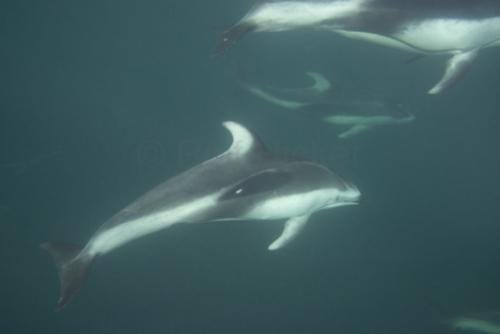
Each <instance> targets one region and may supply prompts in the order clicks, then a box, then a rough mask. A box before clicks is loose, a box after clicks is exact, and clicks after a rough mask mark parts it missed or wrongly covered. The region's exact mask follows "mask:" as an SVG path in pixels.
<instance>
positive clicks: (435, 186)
mask: <svg viewBox="0 0 500 334" xmlns="http://www.w3.org/2000/svg"><path fill="white" fill-rule="evenodd" d="M252 3H253V1H249V0H245V1H243V0H241V1H230V0H215V1H201V0H199V1H173V0H171V1H142V2H139V1H130V0H126V1H116V0H113V1H109V0H108V1H106V0H100V1H84V2H81V1H80V2H77V1H62V0H55V1H49V2H46V1H34V0H29V1H28V0H4V1H2V3H1V5H0V42H1V44H0V45H1V50H2V51H1V52H0V74H1V80H0V85H1V87H0V88H1V89H0V108H1V109H0V138H1V139H0V180H1V181H0V182H1V183H0V185H1V187H0V221H1V233H0V239H1V242H0V249H1V252H0V257H1V263H2V265H1V270H0V282H1V287H0V332H1V333H218V334H222V333H240V334H241V333H342V334H344V333H349V334H356V333H384V334H387V333H389V334H391V333H394V334H396V333H397V334H401V333H410V334H411V333H419V334H420V333H428V334H430V333H448V332H449V329H448V328H447V327H446V323H445V320H446V319H448V318H450V317H453V316H456V315H460V314H463V313H466V312H475V311H485V310H500V289H499V286H500V285H499V282H500V269H499V260H500V243H499V240H500V209H499V199H500V158H499V150H498V144H499V142H500V141H499V139H500V112H499V110H498V109H499V105H500V97H499V94H498V93H499V87H500V71H499V70H498V56H499V54H498V52H499V51H498V50H495V49H491V50H486V51H485V52H483V53H482V54H481V57H480V59H479V61H478V62H477V63H476V65H475V67H474V68H473V69H472V71H471V72H470V73H469V74H468V75H467V77H466V78H465V79H464V80H463V81H461V82H460V83H459V84H458V85H457V86H456V87H455V88H454V89H452V90H450V91H449V92H446V93H444V94H442V95H440V96H432V97H431V96H427V95H426V94H425V92H426V90H427V89H428V88H430V86H431V85H433V84H434V83H435V81H436V80H438V78H439V76H440V75H441V72H442V70H443V66H444V61H445V58H439V57H438V58H431V59H422V60H420V61H418V62H415V63H413V64H408V65H405V64H404V61H405V60H406V59H407V58H408V55H407V54H405V53H401V52H399V51H394V50H390V49H386V48H382V47H379V46H374V45H370V44H365V43H362V42H357V41H351V40H346V39H344V38H340V37H338V36H335V35H333V34H329V33H324V32H314V31H312V32H311V31H303V32H293V33H281V34H267V35H258V34H255V35H252V36H248V37H247V38H245V39H244V40H242V41H241V43H239V44H238V45H237V46H236V47H235V48H234V49H232V50H231V51H230V52H229V53H228V54H227V55H225V56H223V57H221V58H211V57H210V53H211V51H212V49H213V45H214V42H215V36H216V32H217V31H220V30H221V29H223V28H224V27H225V26H227V25H228V24H231V23H233V21H234V20H236V19H237V18H239V17H241V15H243V14H244V13H245V11H246V10H248V8H250V7H251V5H252ZM309 70H314V71H319V72H322V73H324V74H325V75H327V76H328V77H329V78H331V79H332V81H333V82H334V84H335V85H339V86H343V87H350V88H353V89H366V90H376V91H377V92H379V93H383V94H386V95H391V96H394V97H397V98H398V99H401V100H402V101H404V102H405V103H407V104H408V105H409V106H411V108H412V110H413V112H414V113H415V114H416V115H417V120H416V122H414V123H413V124H409V125H405V126H395V127H387V128H383V129H377V130H376V131H372V132H369V133H366V134H364V135H361V136H359V137H357V138H353V139H352V140H347V141H341V140H339V139H337V137H336V130H335V129H334V128H333V127H331V126H329V125H328V124H325V123H320V122H318V121H316V120H314V119H308V118H305V117H303V116H300V115H295V114H291V113H287V112H286V111H282V110H278V109H276V108H274V107H272V106H270V105H267V104H265V103H264V102H261V101H259V100H256V99H253V98H251V97H249V96H248V95H245V94H244V93H243V92H241V91H240V90H239V89H238V87H237V85H236V84H235V80H236V76H237V75H238V73H241V72H244V73H246V75H248V76H249V77H251V78H252V79H255V80H259V81H261V82H267V83H270V84H276V85H282V86H283V85H288V86H294V85H295V86H300V85H304V84H305V82H306V81H305V78H304V77H303V73H304V72H305V71H309ZM224 120H235V121H239V122H242V123H243V124H245V125H247V126H249V127H250V128H252V129H254V130H255V131H256V132H257V133H259V134H260V135H261V137H262V138H263V139H264V141H265V142H266V143H267V144H268V145H269V146H270V147H273V148H274V149H276V150H279V151H285V152H291V153H295V154H299V155H302V156H304V157H307V158H310V159H313V160H316V161H319V162H322V163H324V164H326V165H327V166H329V167H330V168H332V169H333V170H335V171H336V172H338V173H340V174H341V175H343V176H345V177H346V178H348V179H349V180H352V181H353V182H354V183H355V184H357V185H358V187H359V188H360V189H361V191H362V193H363V199H362V203H361V204H360V205H359V206H357V207H345V208H339V209H336V210H330V211H324V212H321V213H318V214H316V215H314V216H313V217H312V219H311V224H309V225H308V227H307V230H306V231H305V232H304V233H303V234H301V235H300V237H299V238H298V239H297V240H296V241H295V242H294V243H292V244H291V245H290V246H289V247H287V248H285V249H283V250H282V251H280V252H276V253H269V252H268V251H267V245H268V244H269V243H270V242H271V241H272V240H274V238H275V237H276V236H277V234H278V233H279V232H280V231H281V226H282V225H281V224H280V223H279V222H274V223H273V222H245V223H235V222H224V223H212V224H200V225H192V226H179V227H175V228H172V229H171V230H168V231H165V232H164V233H158V234H156V235H153V236H150V237H147V238H143V239H141V240H139V241H136V242H133V243H131V244H129V245H127V246H126V247H123V248H121V249H119V250H117V251H116V252H114V253H111V254H109V255H108V256H106V257H103V258H102V259H99V261H97V263H96V265H95V266H94V267H93V270H92V275H91V276H90V279H89V281H88V283H87V284H86V285H85V287H84V288H83V290H82V292H81V294H80V295H79V296H78V298H77V299H76V300H75V301H74V303H73V304H71V305H70V306H69V307H68V308H67V309H66V310H64V312H62V313H55V312H54V311H53V308H54V305H55V302H56V299H57V294H58V282H57V277H56V271H55V269H54V267H53V264H52V263H51V260H50V259H49V257H48V256H47V254H44V253H43V252H42V251H41V250H39V248H38V244H39V243H40V242H43V241H46V240H53V239H55V240H68V241H74V242H81V243H83V242H85V241H86V240H87V239H88V238H89V237H90V235H91V234H92V233H93V232H94V231H95V229H96V228H97V227H98V226H99V225H100V224H101V223H102V222H104V221H105V220H106V219H107V218H109V217H110V216H111V215H112V214H114V213H115V212H116V211H118V210H119V209H121V208H122V207H124V206H125V205H126V204H128V203H129V202H131V201H132V200H134V199H135V198H136V197H138V196H139V195H141V194H142V193H143V192H145V191H147V190H148V189H150V188H151V187H153V186H155V185H156V184H158V183H160V182H161V181H163V180H164V179H166V178H168V177H171V176H174V175H176V174H177V173H179V172H181V171H183V170H185V169H187V168H189V167H191V166H193V165H195V164H197V163H199V162H201V161H203V160H204V159H206V158H209V157H211V156H213V155H215V154H217V153H219V152H222V151H223V150H224V149H225V148H226V147H227V146H228V145H229V142H230V138H229V135H228V134H227V133H226V131H225V130H224V129H223V128H222V127H221V125H220V124H221V122H222V121H224Z"/></svg>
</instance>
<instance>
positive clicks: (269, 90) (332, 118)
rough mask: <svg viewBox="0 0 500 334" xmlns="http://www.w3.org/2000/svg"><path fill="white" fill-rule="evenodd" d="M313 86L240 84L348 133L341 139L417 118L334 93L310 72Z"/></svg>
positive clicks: (367, 98)
mask: <svg viewBox="0 0 500 334" xmlns="http://www.w3.org/2000/svg"><path fill="white" fill-rule="evenodd" d="M307 75H308V76H309V77H311V78H312V79H313V80H314V83H313V84H312V85H311V86H309V87H305V88H293V89H279V88H276V87H262V86H257V85H255V84H250V83H248V82H243V81H241V85H242V87H243V88H244V89H245V90H246V91H248V92H249V93H251V94H252V95H254V96H256V97H258V98H260V99H262V100H264V101H267V102H269V103H271V104H274V105H276V106H279V107H282V108H285V109H288V110H295V111H298V112H302V113H304V114H306V115H311V116H314V117H318V118H320V119H321V120H323V121H325V122H327V123H330V124H335V125H340V126H347V127H348V129H347V130H346V131H344V132H342V133H340V134H339V135H338V137H339V138H341V139H346V138H351V137H353V136H355V135H358V134H360V133H362V132H365V131H367V130H369V129H372V128H374V127H377V126H381V125H395V124H406V123H410V122H412V121H413V120H414V119H415V116H414V115H413V114H412V113H410V112H409V111H407V110H406V108H405V107H404V106H403V105H402V104H400V103H396V102H394V101H392V100H390V99H387V98H383V97H380V96H377V95H374V94H367V93H355V94H353V93H349V94H346V93H341V92H338V93H334V92H332V88H331V83H330V81H329V80H328V79H327V78H326V77H325V76H323V75H322V74H320V73H316V72H307Z"/></svg>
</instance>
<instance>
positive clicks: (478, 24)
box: [215, 0, 500, 94]
mask: <svg viewBox="0 0 500 334" xmlns="http://www.w3.org/2000/svg"><path fill="white" fill-rule="evenodd" d="M307 27H314V28H321V29H327V30H331V31H333V32H336V33H338V34H341V35H344V36H346V37H348V38H353V39H360V40H365V41H369V42H373V43H378V44H381V45H385V46H388V47H392V48H399V49H403V50H407V51H410V52H413V53H416V54H424V55H440V54H446V55H450V56H451V58H450V59H449V61H448V65H447V67H446V71H445V73H444V75H443V77H442V78H441V80H440V81H439V82H438V83H437V84H436V85H434V87H432V88H431V89H430V90H429V91H428V93H429V94H438V93H440V92H442V91H444V90H445V89H447V88H449V87H451V86H452V85H453V84H455V83H456V82H457V80H458V79H460V77H462V76H463V75H464V74H465V73H466V72H467V70H468V69H469V68H470V66H471V64H472V63H473V61H474V60H475V59H476V57H477V55H478V53H479V51H480V50H481V49H484V48H488V47H493V46H499V45H500V1H497V0H292V1H289V0H283V1H279V0H278V1H276V0H272V1H261V2H259V4H258V5H256V6H254V7H253V8H252V9H251V10H250V11H249V12H248V13H247V14H246V15H245V16H244V17H243V18H242V19H241V20H240V21H239V22H237V23H236V24H235V25H233V26H232V27H231V28H230V29H228V30H226V31H225V32H224V33H222V34H221V36H220V40H219V41H218V43H217V45H216V49H215V53H216V54H221V53H223V52H224V51H225V50H226V49H228V48H229V47H231V46H232V45H234V44H235V43H236V42H237V41H238V40H239V39H240V38H241V37H242V36H244V35H245V34H246V33H248V32H252V31H254V32H270V31H287V30H292V29H297V28H307Z"/></svg>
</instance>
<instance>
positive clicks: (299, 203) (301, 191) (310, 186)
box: [41, 122, 360, 310]
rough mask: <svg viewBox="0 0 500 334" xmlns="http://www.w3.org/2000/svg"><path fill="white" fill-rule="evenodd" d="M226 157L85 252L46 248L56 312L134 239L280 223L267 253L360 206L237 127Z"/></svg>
mask: <svg viewBox="0 0 500 334" xmlns="http://www.w3.org/2000/svg"><path fill="white" fill-rule="evenodd" d="M223 125H224V127H225V128H226V129H227V130H229V132H230V133H231V135H232V144H231V146H230V147H229V149H227V150H226V151H225V152H224V153H222V154H221V155H219V156H216V157H215V158H212V159H210V160H207V161H205V162H203V163H201V164H199V165H198V166H195V167H193V168H191V169H189V170H187V171H185V172H183V173H181V174H180V175H178V176H175V177H173V178H171V179H169V180H167V181H165V182H163V183H161V184H160V185H159V186H157V187H156V188H154V189H153V190H151V191H149V192H147V193H146V194H145V195H143V196H142V197H140V198H139V199H138V200H136V201H135V202H133V203H131V204H130V205H128V206H127V207H125V208H124V209H123V210H121V211H120V212H118V213H117V214H115V215H114V216H113V217H111V218H110V219H109V220H108V221H107V222H105V223H104V224H103V225H102V226H101V227H100V228H99V229H98V230H97V231H96V232H95V234H94V235H93V236H92V237H91V238H90V240H89V241H88V242H87V244H86V245H85V246H84V247H79V246H75V245H71V244H66V243H58V242H46V243H43V244H42V245H41V247H42V248H43V249H45V250H47V251H48V252H49V253H50V255H51V256H52V258H53V260H54V261H55V263H56V267H57V268H58V272H59V279H60V298H59V300H58V302H57V307H56V310H61V309H62V308H63V307H64V306H65V305H66V304H67V303H68V302H70V301H71V300H72V299H73V297H74V296H75V295H76V294H77V293H78V291H79V290H80V288H81V286H82V284H83V283H84V281H85V279H86V277H87V274H88V271H89V267H90V265H91V263H92V262H93V260H94V259H95V258H97V257H99V256H102V255H104V254H107V253H109V252H111V251H112V250H115V249H117V248H119V247H121V246H123V245H124V244H127V243H129V242H130V241H132V240H135V239H138V238H141V237H143V236H146V235H148V234H152V233H155V232H158V231H160V230H164V229H166V228H168V227H170V226H172V225H175V224H180V223H201V222H211V221H224V220H282V219H284V220H286V222H285V225H284V229H283V232H282V233H281V235H280V236H279V237H278V238H277V239H276V240H274V241H273V242H272V243H271V244H270V245H269V247H268V249H269V250H272V251H273V250H277V249H280V248H282V247H283V246H285V245H286V244H288V243H289V242H290V241H292V240H293V239H294V238H295V237H296V236H297V235H298V234H299V233H300V232H301V231H302V230H303V228H304V226H305V225H306V223H307V221H308V220H309V217H310V216H311V215H312V214H313V213H314V212H316V211H318V210H322V209H327V208H334V207H339V206H344V205H354V204H357V203H358V200H359V197H360V192H359V190H358V189H357V188H356V187H355V186H354V185H352V184H350V183H348V182H346V181H344V180H343V179H342V178H340V177H339V176H337V175H336V174H334V173H333V172H332V171H330V170H329V169H327V168H326V167H324V166H322V165H319V164H316V163H313V162H309V161H304V160H300V159H295V158H289V157H284V156H281V155H278V154H275V153H272V152H271V151H269V150H268V149H266V147H265V145H264V144H263V142H262V141H261V140H260V139H259V138H258V137H257V136H256V135H255V134H253V133H252V132H250V131H249V130H248V129H246V128H245V127H243V126H242V125H240V124H238V123H235V122H224V123H223Z"/></svg>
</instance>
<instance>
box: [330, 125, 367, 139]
mask: <svg viewBox="0 0 500 334" xmlns="http://www.w3.org/2000/svg"><path fill="white" fill-rule="evenodd" d="M370 128H371V126H369V125H366V124H357V125H354V126H353V127H351V128H349V129H348V130H347V131H344V132H342V133H341V134H339V135H338V137H339V138H340V139H347V138H351V137H353V136H355V135H357V134H360V133H361V132H365V131H366V130H369V129H370Z"/></svg>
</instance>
